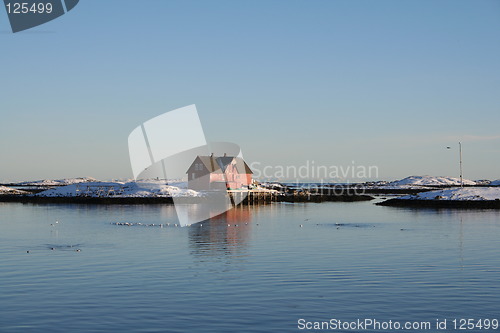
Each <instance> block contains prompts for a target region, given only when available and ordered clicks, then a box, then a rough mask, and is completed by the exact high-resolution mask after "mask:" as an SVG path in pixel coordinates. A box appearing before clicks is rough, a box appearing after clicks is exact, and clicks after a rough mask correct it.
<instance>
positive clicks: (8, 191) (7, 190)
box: [0, 186, 28, 195]
mask: <svg viewBox="0 0 500 333" xmlns="http://www.w3.org/2000/svg"><path fill="white" fill-rule="evenodd" d="M26 193H28V192H26V191H21V190H17V189H15V188H10V187H6V186H0V195H1V194H7V195H14V194H16V195H17V194H26Z"/></svg>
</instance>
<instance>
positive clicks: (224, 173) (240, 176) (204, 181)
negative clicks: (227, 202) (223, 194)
mask: <svg viewBox="0 0 500 333" xmlns="http://www.w3.org/2000/svg"><path fill="white" fill-rule="evenodd" d="M187 174H188V186H189V188H190V189H193V190H197V191H200V190H222V189H224V190H225V189H240V188H248V186H249V185H250V184H251V183H252V174H253V172H252V170H251V169H250V167H249V166H248V165H247V164H246V162H245V161H244V160H243V159H242V158H240V157H236V156H226V154H224V156H221V157H216V156H214V154H212V155H210V156H197V157H196V158H195V160H194V161H193V163H192V164H191V166H190V167H189V169H188V170H187Z"/></svg>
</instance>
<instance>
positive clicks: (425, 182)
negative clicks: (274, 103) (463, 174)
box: [387, 176, 476, 187]
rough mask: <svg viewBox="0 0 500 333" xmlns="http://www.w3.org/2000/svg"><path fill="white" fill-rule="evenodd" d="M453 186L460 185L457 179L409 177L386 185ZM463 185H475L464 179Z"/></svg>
mask: <svg viewBox="0 0 500 333" xmlns="http://www.w3.org/2000/svg"><path fill="white" fill-rule="evenodd" d="M440 185H441V186H445V185H448V186H453V185H460V179H459V178H452V177H435V176H410V177H406V178H404V179H401V180H397V181H394V182H391V183H388V184H387V186H401V187H407V186H440ZM464 185H476V182H474V181H472V180H468V179H464Z"/></svg>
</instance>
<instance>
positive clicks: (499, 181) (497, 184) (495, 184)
mask: <svg viewBox="0 0 500 333" xmlns="http://www.w3.org/2000/svg"><path fill="white" fill-rule="evenodd" d="M490 185H494V186H500V179H498V180H494V181H492V182H491V183H490Z"/></svg>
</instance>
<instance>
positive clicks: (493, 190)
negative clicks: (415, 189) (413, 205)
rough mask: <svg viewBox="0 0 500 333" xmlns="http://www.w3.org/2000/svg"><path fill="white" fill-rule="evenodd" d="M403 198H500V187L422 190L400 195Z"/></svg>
mask: <svg viewBox="0 0 500 333" xmlns="http://www.w3.org/2000/svg"><path fill="white" fill-rule="evenodd" d="M398 199H402V200H460V201H478V200H500V188H497V187H477V188H472V187H464V188H453V189H447V190H441V191H432V192H422V193H418V194H415V195H406V196H403V197H399V198H398Z"/></svg>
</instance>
